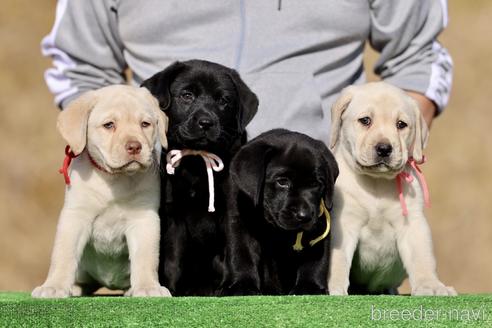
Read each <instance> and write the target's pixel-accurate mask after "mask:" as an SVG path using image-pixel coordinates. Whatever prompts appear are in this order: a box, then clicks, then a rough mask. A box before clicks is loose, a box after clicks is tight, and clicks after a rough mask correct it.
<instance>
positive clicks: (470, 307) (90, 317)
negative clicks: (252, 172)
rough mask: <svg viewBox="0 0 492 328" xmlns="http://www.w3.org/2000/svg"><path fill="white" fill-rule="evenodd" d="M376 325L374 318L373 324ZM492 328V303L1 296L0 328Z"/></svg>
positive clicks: (473, 298)
mask: <svg viewBox="0 0 492 328" xmlns="http://www.w3.org/2000/svg"><path fill="white" fill-rule="evenodd" d="M371 317H372V318H371ZM409 323H411V324H419V325H422V324H423V325H425V326H426V327H449V326H480V327H492V295H462V296H458V297H410V296H347V297H334V296H331V297H330V296H282V297H274V296H261V297H260V296H255V297H224V298H213V297H201V298H199V297H175V298H129V297H118V296H117V297H115V296H94V297H79V298H70V299H59V300H55V299H33V298H31V297H30V296H29V294H27V293H16V292H5V293H0V326H1V327H82V326H83V327H121V326H127V327H137V326H142V327H289V328H290V327H309V328H311V327H313V328H314V327H330V326H334V327H371V326H379V325H381V324H383V325H386V326H397V327H398V326H401V327H406V326H408V324H409Z"/></svg>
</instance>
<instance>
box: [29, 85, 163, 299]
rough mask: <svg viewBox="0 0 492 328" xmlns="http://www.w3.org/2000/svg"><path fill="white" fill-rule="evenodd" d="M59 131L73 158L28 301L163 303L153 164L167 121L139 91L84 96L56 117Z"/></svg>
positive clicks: (155, 168) (149, 97)
mask: <svg viewBox="0 0 492 328" xmlns="http://www.w3.org/2000/svg"><path fill="white" fill-rule="evenodd" d="M109 122H113V125H112V126H111V125H108V124H107V123H109ZM105 124H106V126H104V125H105ZM147 124H148V126H147ZM144 125H145V126H144ZM58 129H59V131H60V133H61V134H62V136H63V138H64V139H65V140H66V141H67V143H68V144H69V145H70V147H71V149H72V150H73V152H74V153H75V154H76V155H80V156H79V157H77V158H75V159H74V160H73V162H72V166H71V170H70V178H71V185H70V186H67V188H66V192H65V203H64V206H63V209H62V211H61V214H60V218H59V222H58V227H57V231H56V237H55V243H54V247H53V253H52V258H51V266H50V269H49V273H48V277H47V279H46V281H45V282H44V284H43V285H41V286H40V287H37V288H36V289H34V291H33V292H32V296H33V297H68V296H78V295H81V294H82V293H83V292H90V291H93V290H95V289H97V287H100V286H104V287H108V288H111V289H123V290H126V295H129V296H170V293H169V290H168V289H167V288H165V287H162V286H160V284H159V282H158V277H157V266H158V259H159V235H160V224H159V216H158V207H159V202H160V183H159V173H158V165H159V164H158V158H159V156H160V149H161V145H164V146H167V139H166V131H167V117H166V116H165V115H164V113H163V112H162V111H160V110H159V106H158V103H157V101H156V100H155V99H154V98H153V97H152V95H151V94H150V93H149V92H148V91H147V90H146V89H144V88H135V87H130V86H123V85H118V86H110V87H105V88H102V89H100V90H97V91H90V92H87V93H85V94H84V95H82V96H81V97H79V98H78V99H77V100H75V101H73V102H72V103H71V104H70V106H69V107H68V108H67V109H65V110H64V111H62V112H61V113H60V114H59V118H58ZM128 142H139V143H140V144H141V147H142V149H141V151H140V153H139V154H131V153H130V152H128V151H127V149H126V148H125V145H126V144H127V143H128ZM89 154H90V157H92V159H93V160H94V161H95V162H96V163H97V165H98V166H99V167H101V168H103V169H104V171H103V170H100V169H98V168H96V167H95V166H94V165H93V164H92V163H91V161H90V159H89Z"/></svg>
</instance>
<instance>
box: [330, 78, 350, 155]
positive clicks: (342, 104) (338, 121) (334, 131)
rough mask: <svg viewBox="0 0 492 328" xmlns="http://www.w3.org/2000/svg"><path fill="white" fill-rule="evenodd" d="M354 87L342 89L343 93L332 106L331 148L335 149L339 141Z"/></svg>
mask: <svg viewBox="0 0 492 328" xmlns="http://www.w3.org/2000/svg"><path fill="white" fill-rule="evenodd" d="M352 97H353V87H352V86H349V87H346V88H345V89H343V90H342V93H341V94H340V96H339V97H338V99H337V100H336V101H335V103H334V104H333V106H332V107H331V134H330V149H333V148H334V147H335V146H336V144H337V142H338V137H339V134H340V129H341V127H342V114H343V112H344V111H345V110H346V109H347V107H348V105H349V104H350V102H351V101H352Z"/></svg>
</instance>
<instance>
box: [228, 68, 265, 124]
mask: <svg viewBox="0 0 492 328" xmlns="http://www.w3.org/2000/svg"><path fill="white" fill-rule="evenodd" d="M229 76H230V77H231V80H232V82H233V83H234V86H235V87H236V90H237V93H238V95H239V106H240V108H241V110H240V112H239V115H240V116H239V129H240V131H241V132H243V131H244V129H245V128H246V126H247V125H248V123H249V122H250V121H251V120H252V119H253V117H254V116H255V114H256V112H257V111H258V104H259V102H258V97H257V96H256V94H254V93H253V91H251V89H250V88H249V87H248V86H247V85H246V83H244V81H243V80H242V79H241V77H240V76H239V74H238V73H237V72H236V71H235V70H232V69H231V70H230V74H229Z"/></svg>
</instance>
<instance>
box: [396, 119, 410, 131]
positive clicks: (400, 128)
mask: <svg viewBox="0 0 492 328" xmlns="http://www.w3.org/2000/svg"><path fill="white" fill-rule="evenodd" d="M407 126H408V124H407V123H405V122H403V121H398V122H396V128H397V129H398V130H402V129H404V128H406V127H407Z"/></svg>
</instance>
